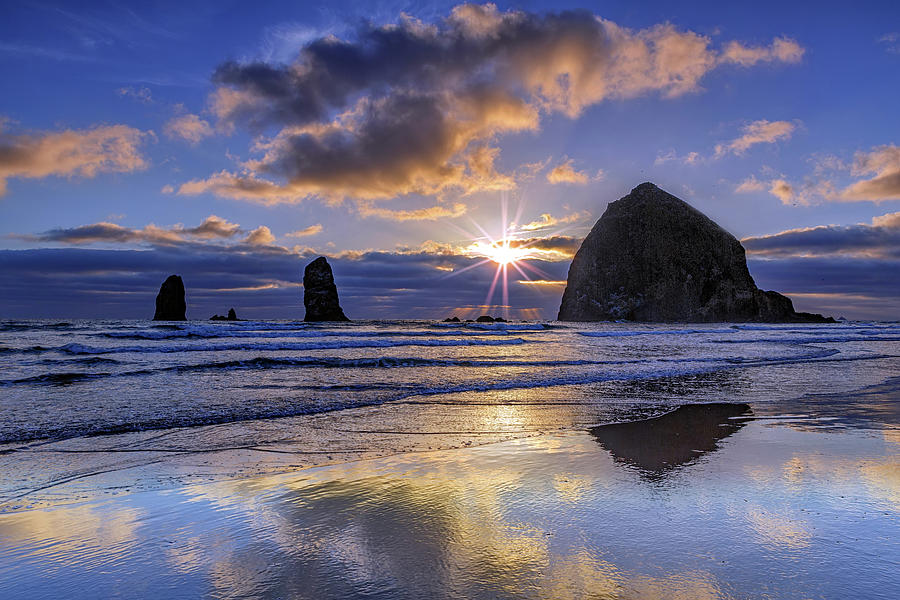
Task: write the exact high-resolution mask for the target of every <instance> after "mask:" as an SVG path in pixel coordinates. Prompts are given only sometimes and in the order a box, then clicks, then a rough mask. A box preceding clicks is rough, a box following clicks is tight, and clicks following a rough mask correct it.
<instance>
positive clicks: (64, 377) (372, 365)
mask: <svg viewBox="0 0 900 600" xmlns="http://www.w3.org/2000/svg"><path fill="white" fill-rule="evenodd" d="M839 353H840V351H839V350H836V349H833V348H821V349H812V350H811V351H808V352H805V353H802V354H791V355H776V356H768V357H754V358H750V357H740V356H719V357H685V358H652V359H625V360H588V359H571V360H508V359H442V358H419V357H407V356H397V357H393V356H383V357H372V358H339V357H328V356H325V357H320V356H303V357H267V356H257V357H254V358H249V359H244V360H227V361H216V362H210V363H198V364H192V365H171V366H166V367H158V368H155V369H153V368H149V369H139V370H134V371H121V372H118V373H63V374H61V375H59V376H58V375H56V374H53V373H46V374H42V375H37V376H33V377H25V378H20V379H11V380H0V386H13V385H30V384H36V385H41V384H44V385H69V384H72V383H80V382H82V381H87V380H91V379H98V378H103V377H117V378H121V377H136V376H146V375H159V374H163V373H172V372H174V373H192V372H208V371H245V370H246V371H250V370H269V369H292V368H293V369H298V368H319V369H396V368H489V369H498V368H543V369H547V368H559V367H584V366H594V367H602V366H607V367H611V366H622V365H639V364H645V365H651V364H672V365H687V364H701V365H715V364H719V365H721V366H723V367H730V366H747V367H750V366H756V365H767V364H788V363H796V362H810V361H814V360H817V359H822V358H827V357H830V356H834V355H835V354H839ZM58 362H59V363H62V364H72V363H82V364H106V363H116V362H118V361H115V360H112V359H106V358H101V357H89V358H83V359H76V360H65V361H58ZM368 385H371V384H368ZM384 387H393V384H384ZM295 389H300V388H295ZM317 389H324V388H321V386H318V388H317ZM329 389H332V388H329Z"/></svg>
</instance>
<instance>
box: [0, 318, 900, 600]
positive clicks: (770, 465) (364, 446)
mask: <svg viewBox="0 0 900 600" xmlns="http://www.w3.org/2000/svg"><path fill="white" fill-rule="evenodd" d="M41 325H42V326H46V325H48V324H47V323H42V324H41ZM49 325H53V326H57V325H58V324H49ZM29 326H30V327H31V329H30V330H28V331H29V333H27V334H22V335H21V337H19V338H13V339H14V340H15V341H14V342H13V343H11V344H10V343H7V344H5V348H7V349H12V351H7V352H4V353H3V355H2V356H3V360H6V361H9V362H8V363H7V365H8V366H14V367H15V368H18V369H19V370H20V372H19V374H20V375H21V376H20V377H15V378H13V377H11V378H9V379H8V380H7V381H6V383H5V386H4V392H12V393H6V394H5V395H4V398H5V400H4V406H3V408H4V410H5V411H6V414H7V415H9V417H8V418H7V419H6V420H5V421H4V423H5V427H6V429H5V430H4V433H5V434H6V435H7V436H8V438H7V439H6V441H4V443H3V445H2V446H0V451H2V452H3V454H0V469H2V470H3V472H4V474H5V476H4V478H3V489H2V494H3V506H2V513H0V589H2V590H3V591H4V594H3V595H4V597H11V598H20V597H21V598H26V597H27V598H55V597H59V596H61V595H64V596H66V597H71V598H93V597H120V596H128V597H159V596H174V595H178V596H180V597H221V598H234V597H241V598H357V597H359V598H362V597H365V598H373V597H374V598H418V597H434V598H798V599H799V598H857V597H858V598H893V597H896V595H897V593H898V590H900V575H898V573H900V542H898V540H900V380H898V379H897V373H898V370H897V366H898V359H897V357H896V354H897V352H896V349H897V341H898V340H897V333H896V325H891V324H877V323H855V324H841V325H830V326H825V325H821V326H791V325H777V326H776V325H771V326H765V325H740V324H713V325H708V324H705V325H702V326H681V325H676V326H673V325H666V326H661V325H652V326H648V325H634V324H597V325H577V326H574V325H573V326H569V327H566V326H560V325H557V324H553V323H545V324H539V323H538V324H509V325H503V324H493V325H491V326H490V327H485V328H477V327H474V326H469V327H467V326H465V325H462V326H459V327H445V326H443V325H435V324H432V323H413V324H410V323H406V324H398V323H387V324H383V323H381V324H366V325H362V326H356V325H354V326H330V325H329V326H323V327H320V328H310V327H307V326H299V325H290V324H284V323H276V324H267V325H260V324H256V325H252V327H255V328H256V329H254V330H252V331H248V329H249V328H250V327H251V326H250V325H246V324H237V325H230V326H223V327H225V328H222V329H211V328H210V327H211V326H208V325H205V324H192V323H189V324H185V325H182V326H180V327H181V328H177V329H170V330H160V329H157V330H154V329H151V328H149V327H148V326H147V325H146V324H144V323H133V322H129V323H118V324H117V327H118V329H117V328H115V327H112V326H110V324H109V323H104V324H96V323H91V324H84V323H81V324H79V323H74V324H69V325H66V326H65V327H68V328H74V327H84V328H86V329H84V330H79V331H80V333H79V332H77V331H76V332H72V331H69V332H67V333H66V336H65V337H66V338H67V341H66V344H77V345H78V346H71V345H70V346H68V349H67V350H63V349H61V348H63V346H66V344H54V343H53V342H54V337H53V336H57V335H58V331H56V330H52V332H51V333H49V334H48V333H47V332H46V331H43V332H38V333H35V332H36V331H37V330H36V326H35V325H34V324H30V325H29ZM263 327H265V328H266V329H265V333H266V335H265V337H263V336H261V335H256V336H254V335H246V334H249V333H252V332H256V333H260V332H261V330H262V328H263ZM342 327H343V328H342ZM517 327H519V329H517ZM159 331H163V332H169V335H168V337H163V336H161V335H159V334H158V332H159ZM181 331H185V332H188V333H191V332H193V333H195V334H196V333H203V332H206V333H205V335H207V337H193V338H191V337H188V336H187V335H182V334H179V333H177V332H181ZM122 332H125V333H124V334H123V335H119V333H122ZM148 332H149V333H148ZM285 332H287V333H288V334H292V333H299V334H300V335H296V336H292V337H289V336H288V335H282V334H284V333H285ZM448 332H449V333H448ZM108 333H116V334H117V335H115V336H112V337H107V338H104V337H103V335H104V334H108ZM172 334H175V335H172ZM233 334H235V335H233ZM236 334H244V335H243V337H238V335H236ZM273 334H275V335H273ZM370 334H371V335H370ZM378 334H387V335H378ZM73 335H80V336H82V338H81V339H75V340H74V341H73V339H72V338H73ZM124 335H128V336H132V337H134V336H151V335H152V336H157V338H156V339H152V340H147V339H143V340H135V339H130V338H125V339H124V340H123V339H121V338H123V337H124ZM212 335H215V336H216V337H212V338H211V337H209V336H212ZM29 336H32V337H29ZM34 336H43V338H42V339H43V342H42V343H41V344H37V343H36V342H35V339H34ZM236 338H237V339H236ZM8 339H10V338H9V337H8V338H7V340H8ZM104 339H105V340H107V341H103V340H104ZM89 340H93V341H92V342H91V343H90V344H88V343H87V342H88V341H89ZM372 340H375V341H376V342H382V341H384V340H387V341H389V342H390V343H391V345H390V346H387V348H385V347H376V346H372V344H371V341H372ZM432 340H434V341H437V342H438V343H436V344H435V345H431V346H429V345H425V344H424V343H425V342H429V343H430V341H432ZM495 340H502V341H504V342H508V341H510V340H522V341H521V342H515V343H504V344H495V343H492V344H483V345H480V344H472V343H471V342H473V341H488V342H492V341H495ZM336 341H340V342H342V343H343V344H344V347H343V348H338V347H337V346H336V344H335V342H336ZM406 342H408V343H410V344H418V345H410V346H404V345H403V343H406ZM314 343H315V344H319V345H321V346H324V347H322V348H314V347H312V346H311V345H310V344H314ZM451 343H452V344H455V345H450V344H451ZM29 344H32V345H29ZM177 344H184V345H185V346H191V347H197V348H200V347H201V344H205V345H206V347H204V348H203V349H198V350H182V351H175V350H174V349H173V348H171V347H173V346H177ZM241 344H244V347H240V345H241ZM261 344H268V346H261ZM299 344H305V346H302V347H301V346H300V345H299ZM366 344H368V345H366ZM34 345H39V346H40V347H41V348H46V349H48V350H46V351H44V350H33V348H34ZM225 345H228V347H227V349H225V348H223V346H225ZM210 346H213V347H214V348H215V349H213V350H210V349H209V347H210ZM183 347H184V346H182V348H183ZM138 348H139V349H141V350H138ZM162 348H165V349H166V350H164V351H158V350H159V349H162ZM23 349H31V350H32V351H31V352H24V351H21V350H23ZM100 349H105V350H107V351H106V352H97V350H100ZM150 349H156V350H157V351H150ZM498 349H499V350H498ZM73 351H77V352H81V353H80V354H75V353H73ZM89 351H90V352H92V353H88V352H89ZM210 352H213V353H218V355H217V356H215V360H214V361H209V362H212V363H215V364H220V363H223V362H228V363H229V364H230V366H229V367H228V368H227V369H225V368H219V369H216V370H213V373H214V377H215V379H213V380H210V379H209V377H210V376H209V374H208V373H209V371H210V369H205V370H202V369H197V368H196V367H197V365H199V364H201V359H203V358H205V357H206V356H207V353H210ZM228 353H232V354H231V355H229V354H228ZM342 353H343V354H342ZM398 355H399V356H398ZM96 357H100V358H107V359H110V360H117V361H119V363H118V364H112V363H106V364H102V363H98V364H95V365H94V366H91V367H89V368H85V367H81V368H82V369H83V370H82V374H90V373H109V375H108V376H96V377H93V378H84V379H82V380H80V381H73V382H72V383H66V384H63V385H60V384H58V383H54V384H48V383H46V381H42V382H38V380H37V379H35V378H37V377H40V376H41V374H42V373H41V372H40V370H41V369H43V370H44V372H45V374H46V371H47V369H48V368H49V367H54V366H55V367H58V365H51V364H50V363H47V362H46V361H48V360H57V361H71V360H81V359H83V358H96ZM262 359H265V360H262ZM351 360H352V361H356V366H355V367H351V366H349V365H350V362H349V361H351ZM141 361H143V362H141ZM148 361H149V363H152V364H148ZM287 361H292V363H291V364H287ZM311 361H313V362H312V363H311ZM328 361H343V362H341V363H339V364H341V365H342V367H341V368H340V369H338V368H336V367H334V366H333V364H337V363H329V362H328ZM373 361H376V362H373ZM377 361H381V362H380V363H378V362H377ZM392 361H393V362H392ZM403 361H407V362H403ZM13 362H15V365H13V364H12V363H13ZM179 363H180V364H181V366H185V365H188V366H191V367H192V368H191V369H182V370H181V371H175V370H173V369H172V368H171V367H173V366H178V364H179ZM310 364H312V366H310ZM377 364H380V365H381V366H377ZM263 365H265V366H263ZM273 365H274V366H273ZM322 365H326V366H322ZM66 368H69V365H66ZM29 369H30V370H29ZM101 369H102V370H101ZM116 369H119V370H121V372H124V373H126V374H124V375H120V376H116ZM153 369H157V370H158V371H159V373H156V372H154V371H153ZM164 369H168V370H164ZM354 369H355V370H354ZM137 371H141V372H142V373H141V374H135V372H137ZM7 372H10V371H7ZM157 377H159V378H160V379H161V380H163V379H164V380H165V381H166V382H167V385H169V386H177V389H180V390H184V389H185V388H186V387H188V386H189V387H188V389H190V390H192V392H193V394H192V396H191V397H190V403H191V404H190V408H191V410H192V411H193V414H194V416H195V417H196V419H195V421H194V422H193V423H190V422H188V421H186V420H185V416H184V415H187V414H190V413H189V411H188V410H187V407H186V406H181V407H176V408H177V409H179V410H173V411H170V412H168V413H166V414H165V415H160V414H158V413H157V414H156V415H155V419H156V420H155V421H152V420H151V419H149V418H148V415H149V414H150V412H149V410H147V406H137V405H135V404H134V402H136V401H140V402H144V403H145V404H146V402H145V400H146V399H148V398H149V399H151V400H152V399H153V397H154V396H158V395H159V394H160V391H161V388H159V387H157V386H156V384H155V383H154V381H155V380H156V378H157ZM17 380H19V381H18V382H16V381H17ZM25 380H29V382H24V381H25ZM223 382H225V384H227V385H225V384H223ZM339 383H340V384H341V385H342V386H343V388H351V389H349V391H348V389H335V388H337V387H338V384H339ZM109 385H115V386H118V389H120V390H121V393H120V394H119V397H118V400H117V402H119V406H120V407H121V406H126V407H127V411H122V410H121V409H120V412H118V413H115V412H114V411H115V406H116V405H113V404H107V405H106V411H105V413H104V412H103V411H100V414H101V416H102V417H103V418H102V419H100V418H95V419H94V420H93V421H91V422H85V421H84V420H80V419H81V417H80V412H79V411H78V410H72V411H70V412H68V413H67V412H65V411H64V410H60V411H58V412H57V414H56V421H55V422H56V423H57V429H56V430H57V431H58V432H60V433H58V434H57V435H56V436H55V437H54V438H48V437H36V436H33V437H28V436H27V435H24V434H23V433H22V432H24V431H27V430H28V427H27V426H26V425H27V424H28V422H29V421H30V422H31V423H40V419H41V418H42V415H41V413H40V412H39V411H38V410H37V409H38V408H39V407H38V406H37V404H38V402H36V401H32V402H31V403H25V402H23V399H27V398H31V399H35V398H38V397H40V398H42V399H43V400H44V401H45V402H49V401H52V400H53V399H54V398H56V397H57V395H58V397H59V398H60V400H59V401H60V402H62V401H63V400H62V399H63V398H66V397H68V398H70V399H71V398H79V399H81V401H82V402H83V403H90V402H109V400H110V396H108V395H107V396H103V395H102V394H100V390H102V389H105V388H104V387H103V386H109ZM263 385H265V386H267V387H262V386H263ZM288 385H290V386H293V388H292V389H295V388H296V392H295V396H293V398H294V400H295V402H294V404H292V405H289V404H288V403H287V402H282V403H280V404H279V409H280V410H282V411H283V410H284V408H285V407H286V406H293V408H294V409H295V410H293V414H283V415H276V416H266V415H260V414H250V413H248V412H247V411H248V407H247V406H246V405H243V404H240V405H237V406H233V407H231V409H230V411H226V410H225V409H223V408H222V405H221V404H220V405H219V408H217V409H216V411H215V412H213V411H210V412H209V413H205V414H201V413H200V408H202V407H207V408H208V407H210V406H211V405H212V402H213V401H216V400H217V399H218V401H219V402H222V399H223V398H225V399H228V398H231V397H232V395H234V396H235V397H236V396H238V395H239V394H244V396H246V397H250V398H253V397H254V394H257V393H258V394H263V393H268V394H270V395H272V396H275V397H277V395H278V392H273V390H282V391H283V390H284V389H285V387H286V386H288ZM38 386H41V387H38ZM92 386H100V387H92ZM279 386H281V387H279ZM314 386H318V388H320V389H321V390H324V391H323V392H322V395H318V394H319V392H316V394H311V393H310V389H311V388H312V387H314ZM352 386H356V387H352ZM363 386H365V388H366V389H361V388H362V387H363ZM413 386H420V387H416V388H415V389H411V388H413ZM35 390H46V393H44V392H41V393H38V392H36V391H35ZM411 391H412V392H414V393H410V392H411ZM328 394H332V395H330V396H328ZM338 394H339V395H340V396H336V395H338ZM323 397H327V398H328V402H327V403H325V402H322V400H321V399H322V398H323ZM338 397H339V398H341V399H342V402H343V404H342V405H341V406H339V407H336V406H335V403H336V400H335V398H338ZM373 399H374V401H373ZM159 400H160V401H161V400H162V399H161V398H160V399H159ZM188 400H189V398H188V395H186V394H185V395H181V394H176V395H174V396H170V398H169V401H170V402H171V403H173V404H179V403H181V404H186V403H187V402H188ZM314 401H318V402H319V405H318V406H319V410H313V402H314ZM250 404H251V408H258V406H256V405H253V404H252V403H250ZM76 408H77V407H76ZM44 410H46V407H45V408H44ZM142 410H144V411H146V412H142ZM179 411H180V412H179ZM92 412H93V413H97V411H96V410H94V411H92ZM126 417H127V418H126ZM212 417H218V418H212ZM225 417H228V418H225ZM163 418H167V419H169V421H167V422H163ZM151 422H153V423H155V424H156V426H155V427H150V426H148V423H151ZM113 424H116V428H114V427H113ZM91 427H93V428H94V429H90V428H91ZM14 438H18V439H14Z"/></svg>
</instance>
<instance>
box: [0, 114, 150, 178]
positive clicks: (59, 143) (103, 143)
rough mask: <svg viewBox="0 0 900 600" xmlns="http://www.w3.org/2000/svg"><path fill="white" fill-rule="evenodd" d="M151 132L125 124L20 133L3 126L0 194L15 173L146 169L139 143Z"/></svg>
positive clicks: (90, 174)
mask: <svg viewBox="0 0 900 600" xmlns="http://www.w3.org/2000/svg"><path fill="white" fill-rule="evenodd" d="M0 125H2V124H0ZM151 136H152V133H149V132H143V131H140V130H138V129H134V128H133V127H128V126H126V125H102V126H99V127H95V128H93V129H84V130H72V129H68V130H65V131H59V132H39V133H31V134H19V135H14V134H10V133H6V132H3V131H2V130H0V196H2V195H3V194H4V193H5V192H6V187H7V180H9V179H10V178H15V177H21V178H30V179H38V178H42V177H48V176H51V175H55V176H78V177H87V178H91V177H95V176H96V175H97V174H98V173H111V172H118V173H128V172H131V171H137V170H140V169H143V168H145V167H146V166H147V161H146V160H145V159H144V157H143V156H142V155H141V153H140V149H139V147H140V145H141V144H142V143H143V142H144V141H145V140H146V139H147V138H148V137H151Z"/></svg>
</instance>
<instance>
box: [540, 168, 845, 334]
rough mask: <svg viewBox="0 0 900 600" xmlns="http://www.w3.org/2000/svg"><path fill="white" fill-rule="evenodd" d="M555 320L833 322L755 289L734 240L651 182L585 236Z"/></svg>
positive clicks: (611, 207)
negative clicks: (795, 309)
mask: <svg viewBox="0 0 900 600" xmlns="http://www.w3.org/2000/svg"><path fill="white" fill-rule="evenodd" d="M558 318H559V320H560V321H615V320H620V319H624V320H628V321H655V322H666V321H682V322H710V321H738V322H743V321H760V322H815V323H823V322H827V323H833V322H834V320H833V319H831V318H830V317H823V316H822V315H814V314H810V313H798V312H795V311H794V305H793V303H792V302H791V300H790V298H787V297H785V296H782V295H781V294H779V293H777V292H764V291H762V290H760V289H759V288H758V287H756V283H755V282H754V281H753V278H752V277H751V276H750V272H749V271H748V270H747V259H746V256H745V254H744V247H743V246H741V243H740V242H739V241H738V240H737V238H735V237H734V236H733V235H731V234H730V233H728V232H727V231H725V230H724V229H722V228H721V227H719V226H718V225H717V224H716V223H714V222H713V221H712V220H711V219H709V218H708V217H707V216H706V215H704V214H703V213H701V212H700V211H698V210H697V209H695V208H693V207H691V206H690V205H689V204H687V203H686V202H684V201H683V200H680V199H678V198H676V197H675V196H673V195H671V194H669V193H666V192H664V191H663V190H661V189H659V188H658V187H656V186H655V185H653V184H652V183H642V184H641V185H639V186H638V187H636V188H634V189H633V190H631V193H630V194H628V195H627V196H625V197H624V198H621V199H620V200H617V201H615V202H612V203H610V205H609V206H608V207H607V209H606V212H604V213H603V216H602V217H600V220H599V221H597V223H596V224H595V225H594V228H593V229H591V232H590V233H589V234H588V236H587V237H586V238H585V239H584V242H582V244H581V248H579V249H578V253H577V254H575V258H574V259H573V260H572V264H571V266H570V267H569V277H568V281H567V282H566V291H565V292H564V293H563V297H562V304H561V305H560V307H559V317H558Z"/></svg>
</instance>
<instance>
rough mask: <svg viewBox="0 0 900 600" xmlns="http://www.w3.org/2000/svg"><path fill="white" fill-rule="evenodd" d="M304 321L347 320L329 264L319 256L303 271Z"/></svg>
mask: <svg viewBox="0 0 900 600" xmlns="http://www.w3.org/2000/svg"><path fill="white" fill-rule="evenodd" d="M303 304H304V306H306V316H305V317H304V318H303V320H304V321H349V320H350V319H348V318H347V317H346V316H345V315H344V311H343V310H341V305H340V302H339V301H338V292H337V286H335V285H334V275H333V274H332V273H331V265H329V264H328V261H327V260H325V257H324V256H320V257H319V258H317V259H316V260H314V261H312V262H311V263H309V264H308V265H306V269H305V270H304V271H303Z"/></svg>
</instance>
